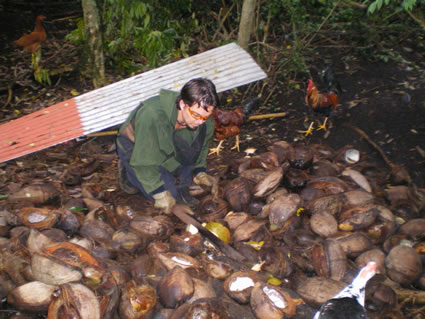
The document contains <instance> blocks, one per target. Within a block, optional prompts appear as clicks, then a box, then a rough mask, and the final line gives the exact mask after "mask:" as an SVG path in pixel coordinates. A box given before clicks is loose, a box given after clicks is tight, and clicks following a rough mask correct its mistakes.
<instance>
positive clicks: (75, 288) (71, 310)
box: [48, 283, 101, 319]
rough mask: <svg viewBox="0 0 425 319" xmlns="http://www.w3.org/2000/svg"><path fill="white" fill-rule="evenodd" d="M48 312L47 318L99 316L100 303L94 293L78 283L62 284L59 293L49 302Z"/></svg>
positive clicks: (93, 317) (88, 317) (95, 317)
mask: <svg viewBox="0 0 425 319" xmlns="http://www.w3.org/2000/svg"><path fill="white" fill-rule="evenodd" d="M48 312H49V318H62V317H74V318H75V317H77V318H81V319H100V318H101V312H100V304H99V301H98V299H97V297H96V295H95V294H94V292H93V291H91V290H90V289H89V288H87V287H86V286H84V285H82V284H80V283H69V284H64V285H62V286H61V294H60V295H59V297H58V298H56V299H54V300H53V301H52V302H51V303H50V305H49V311H48Z"/></svg>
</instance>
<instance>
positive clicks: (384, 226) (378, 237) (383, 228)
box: [367, 205, 396, 244]
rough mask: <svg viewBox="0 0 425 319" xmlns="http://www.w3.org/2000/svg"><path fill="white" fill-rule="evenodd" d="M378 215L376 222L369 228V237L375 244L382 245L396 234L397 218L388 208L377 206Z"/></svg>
mask: <svg viewBox="0 0 425 319" xmlns="http://www.w3.org/2000/svg"><path fill="white" fill-rule="evenodd" d="M376 208H377V209H378V215H377V216H376V220H375V222H374V223H373V224H372V225H370V226H369V227H368V228H367V235H368V237H369V238H370V239H371V240H372V242H373V243H374V244H381V243H383V242H384V241H385V240H386V239H387V238H389V237H390V236H391V235H393V234H394V232H395V229H396V223H395V217H394V215H393V213H392V212H391V211H390V210H389V209H388V208H386V207H384V206H381V205H376Z"/></svg>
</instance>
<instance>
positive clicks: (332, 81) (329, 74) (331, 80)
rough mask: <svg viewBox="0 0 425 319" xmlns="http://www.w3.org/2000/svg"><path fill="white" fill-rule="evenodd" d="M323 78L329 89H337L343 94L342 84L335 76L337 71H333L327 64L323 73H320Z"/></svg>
mask: <svg viewBox="0 0 425 319" xmlns="http://www.w3.org/2000/svg"><path fill="white" fill-rule="evenodd" d="M320 77H321V80H322V82H323V84H324V85H325V86H326V88H327V89H328V91H336V92H335V93H337V94H341V93H342V90H341V84H339V82H338V80H337V79H336V77H335V73H334V72H333V70H332V68H331V67H330V66H327V67H326V68H325V69H324V70H323V71H322V72H321V73H320Z"/></svg>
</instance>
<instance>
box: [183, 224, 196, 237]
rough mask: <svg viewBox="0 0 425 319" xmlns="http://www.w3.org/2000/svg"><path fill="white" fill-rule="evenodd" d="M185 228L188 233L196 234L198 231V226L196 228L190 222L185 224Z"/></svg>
mask: <svg viewBox="0 0 425 319" xmlns="http://www.w3.org/2000/svg"><path fill="white" fill-rule="evenodd" d="M186 230H187V232H188V233H190V234H192V235H196V234H197V233H198V228H196V227H195V226H193V225H192V224H190V225H187V227H186Z"/></svg>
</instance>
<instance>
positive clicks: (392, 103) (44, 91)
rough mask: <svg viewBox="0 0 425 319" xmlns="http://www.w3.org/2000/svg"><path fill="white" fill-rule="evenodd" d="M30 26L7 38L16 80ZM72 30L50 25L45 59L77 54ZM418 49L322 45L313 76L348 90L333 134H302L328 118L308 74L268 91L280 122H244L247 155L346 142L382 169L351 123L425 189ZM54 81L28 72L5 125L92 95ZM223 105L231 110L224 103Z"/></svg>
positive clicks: (68, 76)
mask: <svg viewBox="0 0 425 319" xmlns="http://www.w3.org/2000/svg"><path fill="white" fill-rule="evenodd" d="M1 23H2V24H7V23H8V22H7V19H2V22H1ZM31 24H32V23H31V22H30V19H28V22H27V25H28V26H27V28H31ZM25 27H26V26H25V25H22V26H21V27H20V29H19V30H16V32H13V33H3V34H1V38H2V40H3V41H4V43H5V44H6V45H5V47H4V49H3V50H2V51H1V52H0V54H1V58H2V60H3V62H2V65H3V72H6V73H4V74H5V75H6V74H7V72H9V73H10V72H13V71H14V72H15V76H16V70H21V72H27V71H28V69H29V67H30V60H29V59H30V56H28V54H25V53H22V51H21V50H19V49H17V48H16V47H14V46H13V45H12V43H11V42H12V40H13V39H14V38H16V36H15V34H19V33H24V32H25V30H26V29H25ZM71 27H72V26H71V25H70V24H69V21H66V20H56V21H55V22H52V23H48V24H47V25H46V28H47V29H50V34H49V37H48V40H47V41H46V43H45V45H44V47H43V59H45V60H47V61H49V60H50V61H52V60H53V61H56V63H63V61H60V59H61V53H60V51H58V49H57V48H58V46H62V48H63V49H64V50H65V49H67V50H70V51H72V50H71V49H72V47H69V44H65V45H64V44H63V43H62V44H61V41H63V40H61V39H63V37H64V35H65V33H66V32H65V30H66V29H69V28H71ZM2 30H4V29H2ZM416 44H417V43H416V42H415V40H414V39H410V41H405V43H403V44H400V47H399V48H398V49H397V52H398V54H399V57H400V58H399V59H398V60H399V62H397V63H396V62H387V63H385V62H381V61H377V62H371V61H370V60H365V59H363V58H361V57H357V56H354V55H351V53H352V52H351V51H350V50H349V49H345V50H331V49H320V48H318V49H317V52H316V55H315V57H314V58H313V59H312V62H311V63H312V67H311V71H312V72H311V73H312V76H313V78H314V77H315V75H316V74H315V72H313V70H314V69H318V68H320V67H321V66H323V65H325V64H332V66H333V69H334V71H335V73H336V77H337V79H338V80H339V82H340V83H341V86H342V90H343V92H342V94H341V96H340V105H339V107H338V109H337V112H334V114H333V115H332V116H331V119H330V123H329V129H328V130H327V131H315V132H314V134H313V135H312V136H311V135H309V136H304V134H303V133H300V131H301V130H305V129H306V128H307V127H308V126H309V124H310V121H312V120H314V121H316V124H315V127H316V128H317V123H318V121H323V117H322V116H320V115H315V114H313V113H312V112H311V111H310V110H309V109H308V107H307V106H306V105H305V102H304V97H305V90H306V80H307V75H306V77H305V78H302V77H300V79H299V80H298V83H297V84H298V87H299V89H295V90H294V89H293V90H290V92H289V93H288V90H286V89H285V87H284V86H283V85H276V84H270V85H268V86H267V89H266V90H265V91H264V92H263V97H262V106H261V107H260V110H258V111H257V114H263V113H275V112H286V114H287V115H286V116H285V117H282V118H277V119H274V120H270V119H269V120H255V121H250V122H248V123H246V124H245V125H244V126H243V128H242V132H241V141H242V143H241V151H243V150H245V149H246V148H248V147H255V148H257V152H261V151H264V150H266V149H267V146H268V145H270V143H271V142H273V141H276V140H285V141H288V142H291V143H293V142H297V143H305V144H316V143H318V144H325V145H327V146H329V147H331V148H333V149H335V150H338V149H339V148H341V147H343V146H345V145H352V146H353V147H355V148H358V149H359V150H360V151H362V152H364V154H365V155H367V156H368V157H370V158H371V159H372V160H374V161H377V163H378V164H379V165H386V164H385V163H384V162H383V161H382V157H381V156H380V155H379V153H378V152H377V151H376V149H375V148H373V147H372V146H371V145H370V144H369V143H367V142H366V141H365V140H364V139H363V138H361V136H360V135H359V134H358V133H357V132H356V131H354V130H353V129H351V128H349V127H348V126H347V125H352V126H356V127H358V128H360V129H361V130H363V131H365V132H366V134H367V135H368V136H369V137H370V138H371V139H372V140H373V141H374V142H375V143H377V144H378V145H379V146H380V147H381V148H382V150H383V151H384V152H385V154H386V155H387V157H388V158H389V159H390V160H391V161H393V162H394V163H396V164H400V165H403V166H405V167H406V168H407V169H408V171H409V173H410V175H411V177H412V179H413V181H414V182H415V183H416V184H417V185H418V186H422V187H423V186H424V185H425V173H424V168H425V151H424V150H425V72H424V70H425V59H424V55H425V54H424V50H423V49H421V47H420V46H416ZM66 45H68V47H67V46H66ZM49 51H50V52H49ZM53 55H54V57H52V56H53ZM63 58H64V59H65V61H67V62H68V64H69V65H73V64H74V63H76V61H77V58H76V56H75V55H72V58H71V56H70V54H69V53H67V54H64V55H63ZM57 59H59V61H58V60H57ZM70 61H72V63H71V62H70ZM4 70H6V71H4ZM22 70H24V71H22ZM25 70H27V71H25ZM59 71H60V70H59ZM111 77H112V75H111ZM52 80H53V84H52V85H51V86H43V85H40V84H38V83H36V82H35V81H34V80H33V79H32V78H31V75H30V74H29V75H27V76H26V80H25V81H24V83H15V84H14V86H13V97H12V100H11V103H9V104H8V105H7V106H5V107H3V108H1V109H0V122H1V123H3V122H5V121H8V120H10V119H14V118H17V117H19V116H22V115H25V114H29V113H32V112H33V111H35V110H38V109H40V108H43V107H47V106H49V105H53V104H55V103H57V102H59V101H62V100H65V99H67V98H70V97H72V94H73V93H74V94H75V92H78V93H80V94H81V93H84V92H86V91H87V90H90V85H89V83H87V80H85V79H82V78H81V77H79V76H78V75H77V72H76V71H70V72H64V73H62V74H61V76H60V77H55V76H52ZM114 80H115V81H118V80H120V78H119V77H117V76H115V77H114ZM8 83H11V78H9V79H8V78H7V77H6V78H5V79H4V80H2V81H1V85H0V89H1V90H0V105H5V104H6V101H7V100H8V98H9V92H8V90H7V84H8ZM260 85H262V83H259V85H258V86H257V87H260ZM245 90H246V87H243V88H240V90H239V93H234V92H233V91H232V92H230V91H229V92H225V93H224V94H222V96H221V98H222V101H226V100H227V99H228V98H231V99H232V103H231V104H233V105H236V104H237V103H239V102H241V99H242V94H241V92H244V91H245ZM258 91H259V90H258V89H257V90H255V89H254V90H250V91H249V92H247V94H246V95H253V94H256V92H258ZM245 97H246V96H245ZM223 106H224V107H225V108H231V107H232V105H230V104H229V103H226V102H225V103H223ZM231 143H233V141H231V140H229V141H226V142H225V145H227V146H230V145H231ZM214 144H216V141H215V142H214ZM47 151H49V150H47ZM242 156H244V153H243V152H241V153H239V154H236V153H235V152H234V151H231V152H230V151H228V150H225V151H223V152H222V154H221V155H220V157H219V158H216V157H215V156H211V157H210V158H209V160H210V165H215V164H220V163H226V162H228V161H229V159H234V158H235V157H242ZM212 168H213V167H212Z"/></svg>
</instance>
